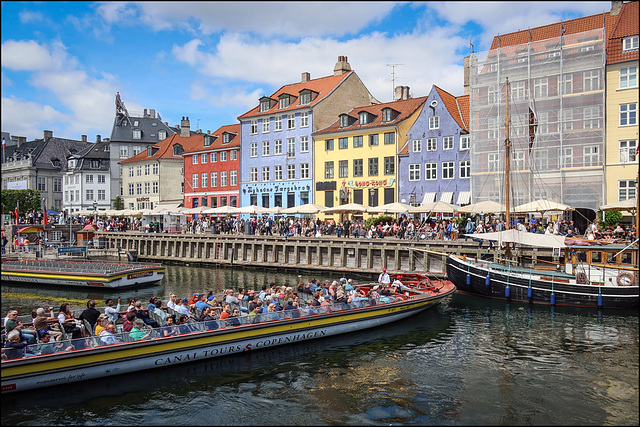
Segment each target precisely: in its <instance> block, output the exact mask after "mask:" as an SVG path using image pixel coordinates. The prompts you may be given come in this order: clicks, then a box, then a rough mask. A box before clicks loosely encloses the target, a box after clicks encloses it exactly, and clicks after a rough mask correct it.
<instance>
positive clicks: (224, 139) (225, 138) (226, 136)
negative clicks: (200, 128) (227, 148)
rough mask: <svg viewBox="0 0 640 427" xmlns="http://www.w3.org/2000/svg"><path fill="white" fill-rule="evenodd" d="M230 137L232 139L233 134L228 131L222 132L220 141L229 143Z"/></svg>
mask: <svg viewBox="0 0 640 427" xmlns="http://www.w3.org/2000/svg"><path fill="white" fill-rule="evenodd" d="M231 139H233V136H232V135H231V134H230V133H228V132H225V133H224V134H222V143H223V144H228V143H230V142H231Z"/></svg>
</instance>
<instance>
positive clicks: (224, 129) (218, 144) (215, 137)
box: [183, 123, 242, 154]
mask: <svg viewBox="0 0 640 427" xmlns="http://www.w3.org/2000/svg"><path fill="white" fill-rule="evenodd" d="M241 127H242V126H241V125H240V123H237V124H233V125H225V126H220V127H219V128H218V129H216V131H215V132H212V133H211V135H210V136H211V138H212V142H211V145H209V146H206V147H205V146H204V136H203V138H202V142H201V143H199V144H197V145H195V146H193V147H192V148H190V149H188V150H187V149H185V150H184V152H183V153H184V154H186V153H193V152H196V151H211V150H219V149H222V148H232V147H240V129H241ZM224 133H230V134H233V135H235V137H234V138H233V139H232V140H231V141H230V142H229V143H228V144H223V143H222V139H223V138H222V135H223V134H224Z"/></svg>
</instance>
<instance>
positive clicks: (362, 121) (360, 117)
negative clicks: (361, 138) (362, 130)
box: [358, 111, 369, 126]
mask: <svg viewBox="0 0 640 427" xmlns="http://www.w3.org/2000/svg"><path fill="white" fill-rule="evenodd" d="M358 120H359V122H360V126H362V125H366V124H367V123H369V114H367V112H365V111H363V112H361V113H360V114H358Z"/></svg>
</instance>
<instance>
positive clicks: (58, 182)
mask: <svg viewBox="0 0 640 427" xmlns="http://www.w3.org/2000/svg"><path fill="white" fill-rule="evenodd" d="M98 176H99V177H102V183H104V175H98ZM98 182H100V180H98ZM53 191H55V192H60V191H62V178H53Z"/></svg>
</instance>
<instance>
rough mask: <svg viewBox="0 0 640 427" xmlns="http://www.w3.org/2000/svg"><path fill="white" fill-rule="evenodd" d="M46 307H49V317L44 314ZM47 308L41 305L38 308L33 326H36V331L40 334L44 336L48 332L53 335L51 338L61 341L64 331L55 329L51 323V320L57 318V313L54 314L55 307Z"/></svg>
mask: <svg viewBox="0 0 640 427" xmlns="http://www.w3.org/2000/svg"><path fill="white" fill-rule="evenodd" d="M45 308H47V309H49V317H45V315H44V314H45V312H46V309H45ZM45 308H42V307H40V308H38V309H37V310H36V318H35V319H33V327H34V328H35V330H36V332H37V333H38V334H40V336H42V334H43V333H45V332H48V333H49V334H50V335H51V338H53V339H54V340H55V341H60V339H61V337H62V332H60V331H54V330H53V329H52V328H51V325H49V321H50V320H55V319H56V317H55V315H54V314H53V308H52V307H45Z"/></svg>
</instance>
